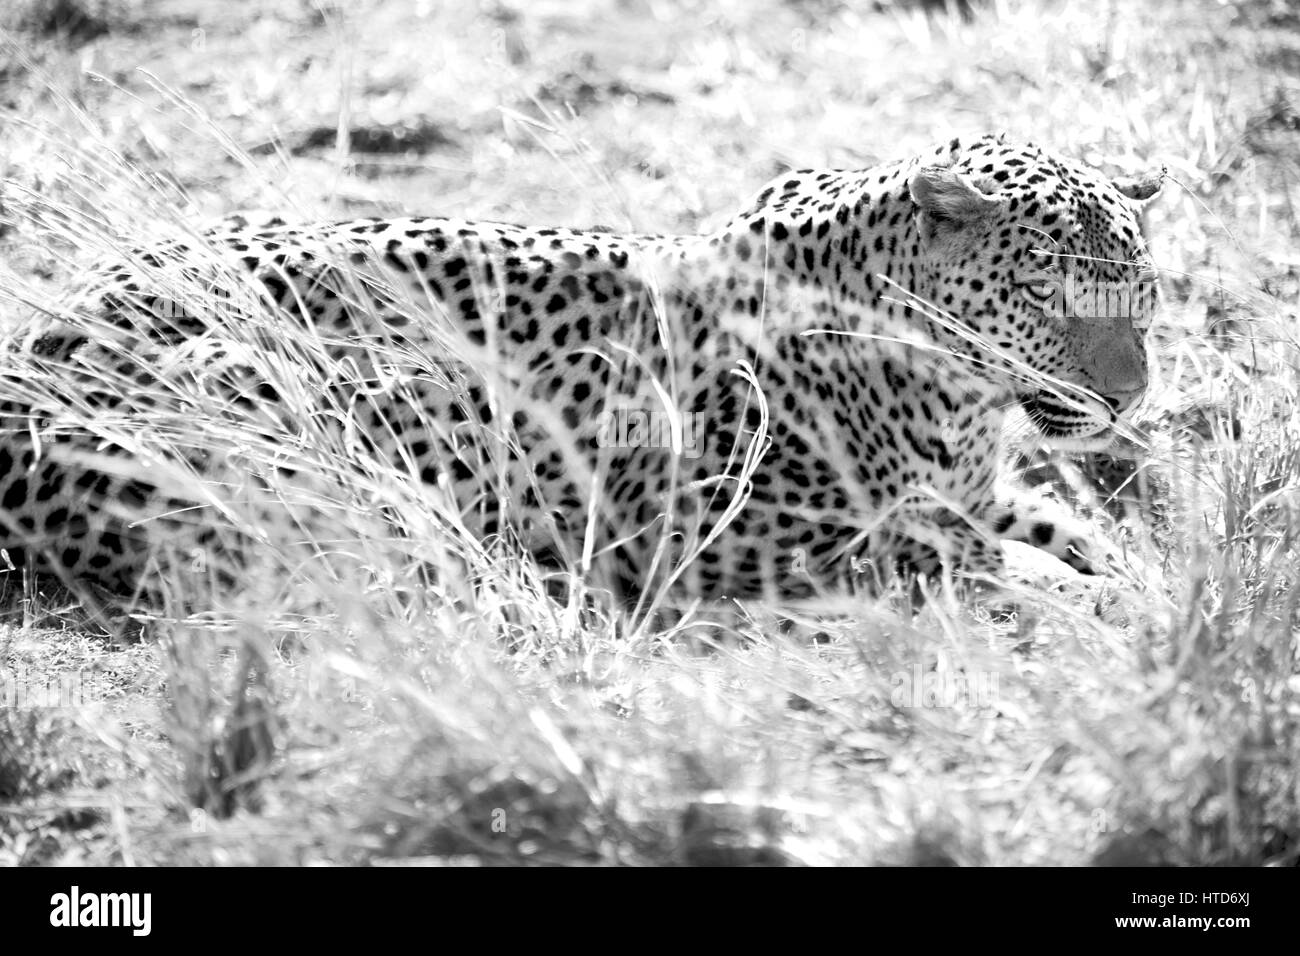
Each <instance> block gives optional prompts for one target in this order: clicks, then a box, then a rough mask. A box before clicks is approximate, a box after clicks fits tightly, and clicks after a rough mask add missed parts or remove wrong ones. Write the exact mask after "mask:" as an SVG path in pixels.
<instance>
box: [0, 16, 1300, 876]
mask: <svg viewBox="0 0 1300 956" xmlns="http://www.w3.org/2000/svg"><path fill="white" fill-rule="evenodd" d="M0 28H3V29H4V30H6V31H7V33H6V35H7V37H8V40H7V41H6V45H5V46H3V47H0V109H3V111H4V115H3V117H0V176H3V178H4V186H3V192H0V204H2V205H0V310H2V311H3V316H4V319H5V321H6V322H13V321H18V320H19V319H20V318H21V317H22V316H24V315H26V314H28V313H29V312H30V307H31V305H32V304H33V303H37V304H39V303H40V302H43V301H47V300H51V301H52V300H53V298H54V297H56V296H58V295H59V294H60V293H61V291H62V290H64V289H66V288H67V287H69V285H70V284H71V283H72V280H73V278H74V277H75V276H76V275H77V270H78V268H79V267H83V266H84V264H85V263H86V262H89V261H93V260H94V259H96V258H99V257H100V256H102V255H103V254H105V253H106V252H109V251H111V250H112V249H113V248H115V247H116V246H117V244H121V243H124V242H130V241H133V240H134V241H138V240H139V239H141V238H143V237H148V236H152V235H157V234H158V233H159V231H160V230H165V229H166V228H169V227H174V226H175V224H176V223H177V222H178V221H185V222H191V221H201V220H205V219H208V218H212V217H216V216H219V215H221V214H224V213H226V212H229V211H232V210H235V209H274V210H288V211H291V212H292V213H294V214H296V215H302V216H316V215H327V216H348V215H363V214H375V215H383V214H394V213H423V214H434V215H454V216H465V217H472V218H491V219H503V220H510V221H518V222H526V223H536V224H550V225H571V226H590V225H594V224H600V225H606V226H611V227H614V228H616V229H625V228H626V229H635V230H638V231H649V232H656V231H671V230H690V231H694V230H699V229H702V228H707V227H708V226H710V225H711V224H714V223H717V222H720V221H721V220H723V219H725V218H726V217H727V216H728V215H729V214H730V213H731V212H732V211H734V209H735V208H736V207H737V206H738V204H739V203H740V202H741V201H742V200H743V199H744V197H746V196H748V195H749V194H751V193H752V192H753V190H754V189H755V188H756V187H757V186H759V185H760V184H761V183H762V182H763V181H764V180H766V179H767V178H769V177H770V176H772V175H774V174H776V173H779V172H782V171H784V170H787V169H791V168H798V167H806V166H862V165H868V164H870V163H872V162H874V161H875V160H877V159H886V158H892V157H895V156H899V155H903V154H906V153H907V152H909V151H911V150H913V149H914V148H915V149H919V148H921V147H923V146H925V145H927V144H929V143H931V142H934V141H937V140H940V139H943V138H944V137H947V136H951V135H967V134H977V133H982V132H985V131H990V130H1005V131H1007V132H1008V133H1010V134H1011V135H1012V136H1013V137H1015V138H1018V139H1028V140H1033V141H1037V142H1041V143H1043V144H1044V145H1046V146H1049V147H1050V148H1052V149H1053V150H1056V151H1059V152H1062V153H1066V154H1071V155H1076V156H1080V157H1082V158H1084V159H1086V160H1088V161H1090V162H1094V163H1097V164H1104V165H1106V166H1107V167H1108V168H1110V169H1113V170H1115V171H1117V172H1131V173H1136V172H1140V171H1142V170H1144V169H1146V168H1148V167H1150V166H1151V165H1153V164H1160V163H1163V164H1165V165H1167V167H1168V169H1169V173H1170V177H1171V180H1172V182H1171V186H1170V188H1168V189H1167V190H1166V196H1165V197H1164V199H1163V200H1162V202H1161V203H1160V204H1159V205H1157V206H1156V207H1155V208H1154V209H1153V210H1152V212H1151V215H1150V223H1149V231H1150V235H1151V239H1152V247H1153V251H1154V256H1155V259H1156V261H1157V264H1158V265H1159V266H1160V269H1161V275H1162V282H1163V285H1164V290H1165V296H1166V308H1165V312H1164V314H1163V315H1162V316H1161V318H1160V319H1159V321H1158V322H1157V324H1156V327H1155V328H1154V329H1153V332H1152V341H1153V353H1154V356H1155V358H1156V360H1157V369H1156V374H1155V376H1154V379H1153V387H1152V393H1151V396H1150V398H1149V400H1148V402H1147V404H1146V405H1145V406H1144V407H1143V410H1142V413H1141V415H1140V416H1139V421H1140V424H1141V425H1142V427H1143V429H1144V432H1145V434H1146V435H1147V439H1146V441H1147V444H1148V445H1149V447H1148V448H1141V447H1138V446H1134V447H1133V448H1130V449H1129V450H1128V453H1127V454H1126V455H1122V456H1119V457H1117V458H1115V459H1101V460H1097V459H1094V460H1082V459H1075V460H1069V459H1045V458H1043V457H1042V456H1039V455H1034V456H1030V457H1029V459H1028V462H1029V465H1030V472H1029V473H1030V475H1031V476H1032V477H1033V478H1034V479H1035V480H1039V479H1044V480H1046V479H1050V480H1052V481H1053V482H1054V484H1055V485H1056V487H1057V490H1058V491H1065V492H1071V493H1073V494H1074V495H1075V496H1076V497H1079V496H1082V497H1084V498H1085V499H1086V498H1087V497H1088V495H1089V493H1090V492H1093V493H1095V492H1096V491H1097V490H1098V489H1099V488H1103V487H1104V486H1105V483H1106V481H1105V479H1106V478H1108V477H1113V475H1114V474H1119V475H1120V481H1119V482H1118V483H1117V484H1120V485H1123V488H1122V489H1121V494H1120V495H1119V499H1120V500H1116V501H1114V502H1109V503H1107V502H1104V501H1100V500H1098V501H1096V502H1095V503H1096V504H1098V505H1100V506H1101V507H1100V508H1099V512H1100V516H1099V517H1098V519H1097V520H1098V521H1099V522H1100V523H1101V524H1102V525H1104V527H1105V529H1106V531H1107V533H1108V534H1110V535H1112V537H1113V538H1114V539H1115V540H1116V541H1118V542H1120V543H1121V544H1122V545H1123V546H1124V547H1125V548H1126V549H1127V551H1128V552H1129V553H1130V554H1131V555H1132V557H1133V561H1132V562H1131V567H1130V568H1129V569H1127V570H1124V569H1120V570H1116V571H1114V572H1113V573H1111V574H1109V575H1103V576H1102V578H1101V579H1100V580H1098V581H1092V582H1081V581H1078V580H1071V579H1070V578H1069V577H1068V575H1067V574H1065V573H1064V572H1063V571H1062V569H1057V568H1038V567H1031V568H1029V569H1027V570H1024V569H1022V570H1023V573H1022V574H1021V575H1020V576H1019V578H1018V580H1020V581H1021V582H1025V581H1029V582H1031V583H1028V584H1025V583H1022V584H1021V585H1019V586H1020V587H1021V589H1022V591H1023V593H1022V595H1021V596H1020V598H1019V599H1018V600H1017V601H1016V602H1015V604H1014V606H1013V607H1012V609H1011V611H1010V613H1005V614H990V613H989V612H988V610H987V609H985V608H981V607H979V606H973V605H971V604H961V603H958V602H955V601H953V600H948V599H947V598H946V597H945V596H943V595H940V596H938V597H937V598H935V599H934V600H932V601H931V602H930V603H928V604H927V605H926V606H925V607H924V608H922V609H920V610H919V611H916V610H914V609H911V608H908V607H906V606H905V604H906V601H905V599H904V596H903V595H899V594H891V595H886V596H884V597H882V598H881V599H879V600H868V599H860V600H856V601H852V602H844V603H843V604H839V605H835V606H829V605H822V606H816V607H804V608H801V609H799V610H798V611H797V612H796V613H795V614H794V620H793V621H792V622H791V621H789V620H788V619H787V620H786V621H785V622H784V623H783V622H782V621H780V620H779V619H778V615H777V614H776V613H775V612H776V609H773V608H768V607H762V606H748V607H744V608H739V607H736V608H730V609H710V610H709V611H707V612H700V613H697V614H694V615H691V614H687V615H685V616H684V617H683V618H681V619H680V620H678V621H677V622H675V623H673V624H672V625H671V626H670V625H669V624H667V623H665V622H664V621H663V620H662V619H660V620H656V621H647V620H645V619H641V618H631V619H629V618H628V617H627V616H626V615H620V614H618V613H616V612H615V611H614V610H612V609H610V608H607V607H603V606H602V605H601V604H600V603H599V602H598V601H595V602H593V601H588V600H586V599H585V598H584V596H583V595H582V594H581V592H580V591H576V590H575V591H571V592H570V594H569V597H568V599H567V600H566V601H557V600H556V599H555V598H554V597H551V596H548V592H547V589H546V587H545V586H544V584H543V582H541V581H539V579H538V576H537V572H536V569H534V568H530V567H528V566H526V565H523V564H521V563H519V562H512V561H511V560H509V559H507V558H504V557H499V556H498V557H491V559H490V561H489V562H488V564H486V565H483V564H480V566H479V567H480V573H481V575H482V577H483V579H484V581H485V583H484V585H483V586H481V587H480V588H478V589H476V590H473V591H470V590H469V589H464V590H463V591H458V592H456V593H454V594H447V593H443V592H438V593H436V594H433V595H430V594H426V593H424V592H420V591H418V590H417V589H415V588H413V587H411V586H410V585H409V584H408V583H407V581H406V580H405V579H404V577H403V574H404V570H405V566H404V565H403V564H402V561H401V559H400V557H399V558H392V557H390V556H389V554H388V552H387V551H386V550H385V539H384V538H383V535H382V532H379V531H376V530H375V529H371V528H364V529H358V528H355V527H351V526H349V527H348V528H347V529H345V530H346V531H347V533H348V534H350V535H353V536H354V537H355V536H356V535H362V534H368V535H371V537H366V538H364V540H363V545H364V547H365V548H366V549H367V551H366V554H367V556H368V557H369V558H370V559H373V560H371V561H370V566H371V567H372V570H373V568H376V567H377V568H379V569H381V570H383V569H385V568H386V569H387V573H388V577H389V584H388V586H383V585H382V581H380V582H379V583H376V581H375V580H374V579H372V580H371V582H370V584H369V585H368V586H367V587H365V588H361V587H358V588H357V589H356V590H355V591H351V592H346V591H341V590H340V589H337V588H334V589H332V590H329V591H328V592H325V591H318V592H311V591H310V589H309V588H308V587H307V586H306V585H303V584H302V582H295V583H294V584H292V585H290V584H289V583H287V582H286V581H281V580H278V579H276V578H275V576H274V575H271V576H264V577H263V578H261V579H259V580H258V581H257V582H250V587H249V592H248V594H249V596H248V600H247V601H246V602H244V603H243V604H242V605H240V606H237V607H232V608H229V609H224V610H223V612H222V613H219V614H218V613H214V614H211V615H207V616H205V617H203V618H192V619H186V620H182V621H153V622H151V623H150V625H149V627H148V628H146V637H145V639H144V640H135V639H132V637H131V635H132V634H133V633H134V632H133V630H132V628H131V627H128V626H123V622H122V620H121V619H115V618H112V617H111V616H110V617H109V618H107V619H105V618H104V617H102V616H101V617H96V616H95V615H94V614H93V613H92V612H91V611H87V609H86V608H84V607H81V606H78V605H77V603H76V602H73V601H72V600H71V599H70V598H69V597H68V596H67V595H66V594H65V593H63V592H61V591H60V590H59V589H57V588H56V587H53V586H50V585H48V584H46V583H33V582H31V581H26V580H23V579H22V578H21V576H20V575H16V574H10V575H6V576H5V577H6V578H7V579H8V583H7V592H6V595H5V598H4V603H5V606H6V607H7V608H8V609H9V610H8V613H7V615H6V617H5V619H4V624H3V625H2V626H0V693H2V694H3V695H4V697H3V698H0V699H3V700H5V702H6V703H7V705H8V706H6V707H5V708H4V709H3V710H0V864H14V863H26V864H39V863H51V862H88V863H109V864H120V863H136V864H143V863H150V864H166V863H217V864H237V863H306V862H335V863H380V862H390V863H412V862H487V863H500V862H527V861H536V862H605V863H646V862H654V863H666V862H673V863H956V864H980V863H995V864H1088V863H1096V864H1105V863H1228V862H1233V863H1248V864H1258V863H1264V862H1272V863H1285V864H1294V863H1295V862H1296V860H1297V858H1300V799H1298V798H1300V770H1298V769H1297V768H1300V752H1298V751H1300V704H1298V703H1297V701H1298V700H1300V697H1298V696H1297V693H1298V692H1300V678H1298V677H1297V676H1296V670H1297V668H1296V664H1297V645H1296V638H1295V636H1294V634H1295V631H1296V615H1297V610H1296V609H1297V604H1298V603H1300V555H1298V554H1297V547H1298V540H1297V539H1298V533H1297V530H1296V529H1297V528H1300V520H1298V519H1300V510H1298V509H1300V455H1298V454H1297V451H1296V449H1297V448H1300V409H1298V408H1297V386H1298V385H1300V376H1297V366H1298V364H1300V363H1298V361H1297V359H1300V352H1297V343H1296V333H1295V329H1296V315H1295V310H1296V306H1295V303H1296V296H1297V276H1298V275H1300V260H1298V259H1297V258H1296V256H1295V252H1294V250H1295V247H1296V238H1297V235H1300V223H1298V222H1297V216H1296V201H1297V199H1298V198H1300V196H1298V195H1297V190H1298V189H1300V185H1298V183H1300V178H1298V177H1297V173H1298V172H1300V163H1298V159H1300V113H1297V111H1296V109H1295V107H1294V106H1293V103H1294V102H1296V100H1297V98H1298V97H1300V91H1298V89H1297V87H1298V85H1300V16H1297V15H1296V14H1295V13H1294V12H1293V11H1292V10H1291V9H1290V7H1289V5H1287V4H1285V3H1279V2H1273V3H1270V2H1262V0H1261V2H1240V3H1231V2H1230V3H1218V2H1190V0H1189V2H1186V3H1180V4H1168V5H1165V4H1159V5H1157V4H1150V5H1144V4H1125V3H1120V2H1112V3H1109V4H1103V5H1082V4H1080V5H1069V6H1066V5H1064V4H1057V3H1050V2H1040V0H999V2H990V3H975V2H972V3H971V4H969V6H966V7H963V9H962V10H956V9H948V8H945V7H943V6H942V5H929V4H918V3H892V4H891V3H887V2H880V3H874V4H872V3H837V2H833V0H808V2H794V0H787V2H777V0H763V2H757V3H741V2H734V3H732V2H721V0H708V2H705V0H701V2H680V3H660V2H650V0H645V2H637V0H619V2H615V0H609V2H598V0H591V2H585V3H572V4H571V3H564V4H560V3H552V4H545V3H529V4H524V3H519V4H507V3H483V4H478V5H471V4H453V3H447V4H439V3H431V2H426V0H409V2H406V0H393V2H387V3H377V2H367V0H359V2H355V3H350V4H333V3H308V2H289V0H283V2H280V0H259V2H256V3H243V4H220V3H216V2H202V0H166V2H157V3H150V4H144V3H141V2H133V0H120V2H115V0H103V2H92V0H80V2H77V0H59V2H41V0H24V2H19V3H15V4H10V5H9V6H8V7H7V8H6V10H5V11H4V12H2V13H0ZM1094 497H1098V496H1097V495H1095V494H1094ZM268 533H269V534H271V535H275V534H276V533H277V529H275V528H272V529H270V530H269V532H268ZM1020 557H1024V556H1023V555H1021V556H1020ZM385 562H387V563H385ZM1022 563H1024V562H1022ZM1029 563H1031V564H1032V562H1029ZM378 578H380V579H382V578H383V574H379V575H378ZM1034 580H1040V581H1041V582H1042V583H1040V584H1037V585H1034V584H1032V581H1034ZM254 583H255V584H256V586H255V587H254ZM308 583H310V582H308ZM450 587H451V586H450V585H447V586H446V588H450ZM453 598H454V599H453Z"/></svg>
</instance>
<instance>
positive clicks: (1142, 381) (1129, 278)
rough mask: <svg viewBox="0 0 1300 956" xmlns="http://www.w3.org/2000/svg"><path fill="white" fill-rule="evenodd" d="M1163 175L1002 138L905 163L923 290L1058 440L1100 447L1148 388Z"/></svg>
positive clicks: (958, 336)
mask: <svg viewBox="0 0 1300 956" xmlns="http://www.w3.org/2000/svg"><path fill="white" fill-rule="evenodd" d="M945 160H946V161H945ZM1162 178H1163V172H1160V173H1156V174H1152V175H1148V176H1143V177H1139V178H1136V179H1111V178H1108V177H1107V176H1105V175H1104V174H1102V173H1100V172H1098V171H1096V170H1094V169H1092V168H1090V167H1088V166H1086V165H1084V164H1082V163H1078V162H1073V161H1070V160H1064V159H1061V158H1059V157H1055V156H1052V155H1050V154H1048V153H1045V152H1043V151H1042V150H1041V149H1039V148H1038V147H1036V146H1032V145H1010V144H1007V143H1006V142H1004V141H1003V140H1002V139H1001V138H1000V137H985V138H983V139H980V140H978V141H976V142H974V143H972V144H969V145H965V146H963V145H962V144H960V143H957V142H954V143H953V144H951V149H950V152H949V154H948V156H947V157H941V158H940V161H939V162H937V163H935V164H923V163H918V164H917V167H916V169H915V170H914V171H913V172H912V173H911V175H910V178H909V190H910V193H911V197H912V200H913V204H914V212H913V217H914V222H915V225H916V228H917V232H918V245H919V251H920V254H921V257H922V261H923V266H922V269H923V273H924V275H925V277H926V279H927V280H928V282H927V283H926V288H925V289H924V291H925V292H927V293H928V297H929V298H930V301H931V302H932V303H933V304H934V305H936V306H938V307H939V308H940V309H942V310H944V311H945V312H947V313H950V314H951V315H952V316H953V317H954V318H955V319H956V320H957V323H958V325H959V326H964V327H965V329H967V330H968V332H963V331H960V329H958V330H956V331H954V330H952V329H950V330H949V331H947V332H945V333H944V335H945V336H946V337H947V339H948V341H949V342H950V343H953V344H955V345H956V346H957V348H959V349H960V350H961V351H962V352H963V354H967V355H969V356H970V358H971V360H972V361H974V362H978V363H987V367H989V368H990V369H992V370H993V374H994V375H996V376H998V377H999V378H1000V379H1001V381H1003V382H1005V383H1006V385H1007V388H1008V389H1009V391H1010V393H1011V394H1012V395H1013V396H1014V398H1015V399H1016V400H1018V401H1019V402H1020V403H1021V405H1022V406H1023V407H1024V409H1025V410H1026V412H1027V413H1028V414H1029V417H1030V419H1031V420H1032V421H1033V422H1034V423H1035V424H1036V425H1037V426H1038V428H1039V430H1040V431H1041V432H1042V433H1043V435H1044V437H1046V438H1048V439H1049V440H1051V441H1054V442H1055V443H1057V444H1060V445H1064V446H1067V447H1075V448H1096V447H1101V446H1103V445H1104V444H1106V443H1107V442H1108V441H1109V440H1110V437H1111V436H1110V429H1111V428H1112V426H1113V425H1114V424H1115V422H1116V420H1117V419H1118V417H1119V416H1120V415H1122V414H1123V413H1124V412H1126V411H1128V410H1129V409H1131V408H1133V407H1134V406H1135V405H1136V404H1137V403H1138V401H1139V400H1140V399H1141V398H1142V396H1143V394H1144V393H1145V391H1146V386H1147V354H1146V346H1145V336H1146V330H1147V327H1148V325H1149V323H1150V321H1151V317H1152V315H1153V313H1154V312H1155V310H1156V307H1157V304H1158V299H1159V296H1158V289H1157V285H1156V271H1155V268H1154V266H1153V265H1152V262H1151V258H1150V256H1149V254H1148V252H1147V249H1146V244H1145V241H1144V239H1143V236H1142V230H1141V225H1140V222H1139V219H1140V214H1141V210H1142V209H1143V207H1145V206H1146V205H1147V204H1149V203H1150V202H1151V201H1152V200H1153V199H1154V198H1155V197H1156V196H1157V194H1158V193H1159V192H1160V188H1161V184H1162ZM969 333H974V334H973V335H972V334H969Z"/></svg>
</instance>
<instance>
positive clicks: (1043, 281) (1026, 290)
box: [1017, 270, 1064, 309]
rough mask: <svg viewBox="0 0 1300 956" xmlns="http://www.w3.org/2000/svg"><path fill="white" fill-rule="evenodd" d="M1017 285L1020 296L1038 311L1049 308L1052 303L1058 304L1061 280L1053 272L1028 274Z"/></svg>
mask: <svg viewBox="0 0 1300 956" xmlns="http://www.w3.org/2000/svg"><path fill="white" fill-rule="evenodd" d="M1017 285H1018V286H1019V288H1020V295H1021V296H1022V297H1023V298H1024V299H1025V301H1027V302H1029V303H1030V304H1031V305H1033V306H1035V307H1036V308H1039V309H1047V308H1049V307H1050V306H1051V305H1052V303H1053V302H1058V303H1059V302H1060V300H1061V296H1062V293H1063V289H1064V280H1063V278H1062V277H1061V276H1060V275H1059V274H1057V273H1054V272H1049V271H1047V270H1040V271H1038V272H1036V273H1032V272H1031V273H1029V274H1027V275H1026V276H1025V277H1023V278H1022V279H1021V280H1020V281H1019V282H1018V283H1017Z"/></svg>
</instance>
